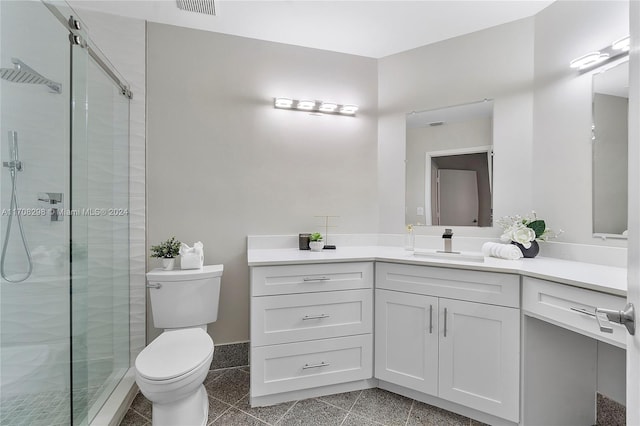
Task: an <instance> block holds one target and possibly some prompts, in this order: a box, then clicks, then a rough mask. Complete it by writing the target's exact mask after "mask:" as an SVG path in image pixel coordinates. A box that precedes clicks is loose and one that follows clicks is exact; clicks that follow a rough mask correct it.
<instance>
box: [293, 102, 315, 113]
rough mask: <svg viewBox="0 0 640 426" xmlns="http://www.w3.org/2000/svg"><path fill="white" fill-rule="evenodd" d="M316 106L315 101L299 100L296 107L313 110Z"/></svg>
mask: <svg viewBox="0 0 640 426" xmlns="http://www.w3.org/2000/svg"><path fill="white" fill-rule="evenodd" d="M315 106H316V103H315V102H314V101H298V105H296V108H298V109H303V110H305V111H311V110H312V109H313V108H314V107H315Z"/></svg>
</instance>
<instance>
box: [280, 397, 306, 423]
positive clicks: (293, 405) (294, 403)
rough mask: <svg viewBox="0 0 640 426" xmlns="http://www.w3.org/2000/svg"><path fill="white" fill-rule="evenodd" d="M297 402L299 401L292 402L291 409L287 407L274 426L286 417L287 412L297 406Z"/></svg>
mask: <svg viewBox="0 0 640 426" xmlns="http://www.w3.org/2000/svg"><path fill="white" fill-rule="evenodd" d="M298 401H300V400H297V401H294V402H293V404H291V407H289V409H288V410H287V411H285V412H284V414H283V415H282V417H280V418H279V419H278V420H277V421H276V422H275V423H274V425H277V424H278V423H280V422H281V421H282V419H284V418H285V417H287V414H289V412H290V411H291V410H293V407H295V406H296V405H297V404H298Z"/></svg>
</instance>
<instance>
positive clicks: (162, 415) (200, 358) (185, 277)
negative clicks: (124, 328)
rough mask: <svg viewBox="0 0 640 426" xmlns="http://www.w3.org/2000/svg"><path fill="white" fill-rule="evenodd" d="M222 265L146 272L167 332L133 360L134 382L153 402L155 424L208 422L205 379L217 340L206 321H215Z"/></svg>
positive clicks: (158, 319) (158, 322)
mask: <svg viewBox="0 0 640 426" xmlns="http://www.w3.org/2000/svg"><path fill="white" fill-rule="evenodd" d="M221 275H222V265H215V266H205V267H204V268H203V269H201V270H197V271H194V270H188V271H170V272H163V271H158V270H154V271H151V272H149V273H148V274H147V279H148V281H149V284H148V285H147V287H149V292H150V299H151V308H152V310H153V322H154V325H155V326H156V327H162V328H164V329H165V331H164V332H163V333H162V334H160V336H158V337H157V338H156V339H155V340H153V341H152V342H151V343H150V344H149V345H148V346H147V347H146V348H144V349H143V350H142V351H141V352H140V354H139V355H138V357H137V358H136V361H135V370H136V383H137V384H138V387H139V388H140V391H141V392H142V394H143V395H144V396H145V397H146V398H147V399H148V400H149V401H151V403H152V424H153V425H154V426H176V425H180V426H201V425H206V423H207V418H208V412H209V400H208V397H207V392H206V390H205V388H204V384H203V383H204V380H205V378H206V377H207V373H208V372H209V367H210V365H211V361H212V359H213V352H214V344H213V340H212V339H211V337H210V336H209V334H207V331H206V330H207V326H206V324H207V323H209V322H213V321H216V320H217V315H218V298H219V294H220V277H221Z"/></svg>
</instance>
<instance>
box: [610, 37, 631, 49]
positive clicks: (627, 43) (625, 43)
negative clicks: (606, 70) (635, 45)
mask: <svg viewBox="0 0 640 426" xmlns="http://www.w3.org/2000/svg"><path fill="white" fill-rule="evenodd" d="M611 48H612V49H613V50H621V51H623V52H628V51H629V49H630V48H631V39H630V37H629V36H626V37H622V38H621V39H619V40H616V41H614V42H613V43H611Z"/></svg>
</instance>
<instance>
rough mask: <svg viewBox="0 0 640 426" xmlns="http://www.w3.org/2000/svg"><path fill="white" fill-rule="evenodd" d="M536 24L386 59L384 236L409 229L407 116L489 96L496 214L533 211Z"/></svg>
mask: <svg viewBox="0 0 640 426" xmlns="http://www.w3.org/2000/svg"><path fill="white" fill-rule="evenodd" d="M533 27H534V25H533V18H529V19H524V20H520V21H515V22H512V23H509V24H505V25H500V26H498V27H493V28H489V29H487V30H483V31H478V32H475V33H472V34H468V35H465V36H461V37H456V38H453V39H450V40H445V41H443V42H440V43H434V44H431V45H428V46H424V47H420V48H417V49H413V50H409V51H407V52H402V53H398V54H396V55H392V56H388V57H386V58H382V59H380V60H379V68H378V74H379V85H378V90H379V94H378V97H379V103H378V105H379V108H380V110H379V111H380V112H379V113H380V117H379V122H378V135H379V137H378V146H379V148H378V152H379V156H378V167H379V191H380V194H379V197H380V200H384V203H380V231H381V232H392V233H400V232H403V229H404V220H405V196H404V194H405V165H404V160H405V138H406V129H405V114H406V113H407V112H409V111H414V110H415V111H421V110H431V109H438V108H442V107H447V106H453V105H460V104H465V103H470V102H476V101H480V100H482V99H494V110H493V114H494V128H493V132H494V133H493V145H494V152H495V157H494V217H501V216H504V215H507V214H516V213H520V214H526V213H527V212H528V211H530V210H531V208H532V203H531V187H532V173H531V170H532V162H531V152H532V146H531V143H532V139H533V137H532V134H533V127H532V125H533V121H532V112H533V39H534V34H533ZM490 231H491V230H489V232H490ZM454 232H456V235H465V232H469V230H468V229H466V230H465V229H460V230H459V232H457V231H456V230H454Z"/></svg>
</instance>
